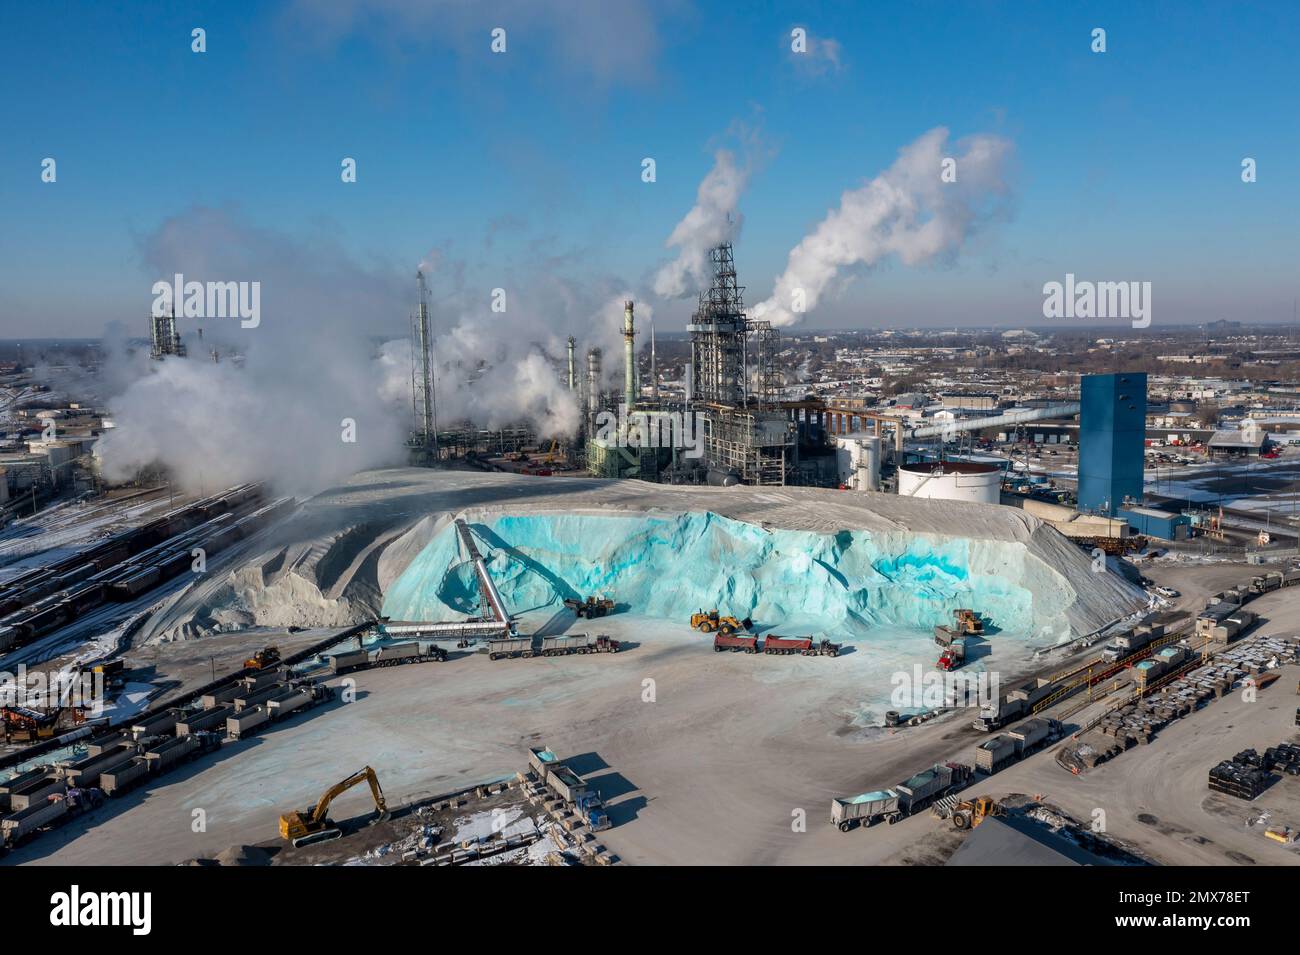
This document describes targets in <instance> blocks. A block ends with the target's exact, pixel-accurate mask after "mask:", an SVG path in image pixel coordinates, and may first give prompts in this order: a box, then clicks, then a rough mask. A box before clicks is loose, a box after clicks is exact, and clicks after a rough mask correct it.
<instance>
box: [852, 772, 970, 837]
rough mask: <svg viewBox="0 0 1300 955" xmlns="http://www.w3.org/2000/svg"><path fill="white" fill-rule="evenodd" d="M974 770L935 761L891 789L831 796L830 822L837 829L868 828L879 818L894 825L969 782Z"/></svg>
mask: <svg viewBox="0 0 1300 955" xmlns="http://www.w3.org/2000/svg"><path fill="white" fill-rule="evenodd" d="M972 775H973V771H972V770H971V768H970V767H969V766H967V765H966V764H965V763H936V764H935V765H933V766H931V767H930V768H929V769H927V770H925V771H924V772H920V773H917V774H916V775H915V776H912V777H911V778H910V779H905V780H903V781H902V782H901V783H899V784H898V785H896V786H894V787H893V788H892V789H880V790H875V791H873V792H867V793H862V794H861V795H858V796H852V797H849V798H847V799H832V800H831V824H832V825H834V826H836V827H837V828H838V829H839V830H840V832H848V831H849V830H850V829H853V828H855V827H857V826H862V827H863V828H868V827H870V826H872V825H874V824H875V823H877V822H879V821H880V820H882V819H883V820H884V821H885V822H887V823H888V824H889V825H891V826H892V825H893V824H894V823H896V822H898V821H899V820H901V819H905V818H906V817H908V816H910V815H912V814H913V813H915V812H919V811H920V810H922V809H924V808H925V807H926V806H928V805H929V804H930V803H932V802H934V801H935V800H936V799H939V798H941V797H943V796H946V795H948V794H949V793H953V792H957V791H958V790H960V789H963V788H964V787H965V786H966V785H967V784H969V783H970V780H971V777H972Z"/></svg>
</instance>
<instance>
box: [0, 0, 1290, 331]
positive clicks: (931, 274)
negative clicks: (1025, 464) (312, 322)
mask: <svg viewBox="0 0 1300 955" xmlns="http://www.w3.org/2000/svg"><path fill="white" fill-rule="evenodd" d="M496 27H501V28H503V29H505V30H506V34H505V36H506V43H507V45H506V49H505V52H503V53H493V52H492V50H491V48H490V45H491V43H492V36H491V31H492V30H493V29H494V28H496ZM1098 27H1100V28H1103V29H1105V30H1106V51H1105V52H1104V53H1097V52H1093V51H1092V49H1091V45H1092V43H1093V40H1092V31H1093V30H1094V28H1098ZM1297 27H1300V11H1297V10H1296V9H1294V8H1292V7H1291V6H1289V5H1285V4H1272V5H1264V6H1261V7H1258V8H1251V9H1250V10H1248V11H1246V12H1244V13H1243V12H1242V11H1241V10H1240V9H1239V8H1235V7H1229V6H1227V5H1219V4H1208V3H1207V4H1186V3H1179V4H1172V3H1170V4H1147V5H1143V6H1142V7H1141V8H1137V9H1135V8H1133V7H1132V5H1124V4H1098V5H1091V6H1089V8H1088V9H1087V10H1064V9H1059V8H1054V7H1051V6H1041V7H1035V6H1025V7H1024V8H1023V9H1019V10H1017V12H1016V15H1015V18H1014V21H1012V20H1011V18H1009V17H990V16H988V8H987V6H986V5H984V4H977V3H958V4H950V5H944V6H943V7H941V8H940V7H928V6H919V5H918V6H901V5H900V6H897V7H889V8H885V9H883V10H879V11H870V12H864V10H863V8H861V7H860V6H859V5H854V4H835V3H826V4H785V3H775V4H771V5H766V6H764V7H763V8H762V9H761V10H749V9H745V10H737V9H735V8H733V7H729V6H727V5H724V4H721V3H708V2H695V3H691V2H687V0H679V2H667V3H665V2H650V0H625V2H621V3H609V4H587V3H568V4H558V5H556V6H555V7H554V8H548V9H543V8H542V7H541V6H539V5H538V4H533V3H524V2H522V0H518V2H516V0H505V2H498V3H484V4H475V5H471V6H470V7H466V8H462V7H459V6H456V7H449V6H440V5H430V4H421V3H415V2H409V3H408V2H404V0H387V2H382V3H378V2H363V0H330V2H325V0H291V2H282V3H271V4H266V5H249V6H242V5H229V4H217V3H207V4H204V3H200V4H197V5H194V6H190V7H186V8H185V9H176V8H169V7H163V8H160V9H156V10H152V11H150V10H140V11H136V10H132V11H131V13H130V15H129V16H124V15H123V14H122V13H120V12H118V11H114V10H111V9H107V8H103V7H101V6H100V5H97V4H92V3H70V4H66V5H62V6H60V7H58V8H57V9H51V8H49V7H38V6H30V5H28V6H23V7H19V8H15V9H14V10H12V11H10V12H9V13H8V14H7V23H6V30H5V31H4V34H3V36H0V70H2V71H3V72H4V77H5V83H4V88H5V93H4V94H3V97H2V98H0V103H2V104H3V106H2V107H0V109H2V112H0V122H2V123H3V127H4V128H5V130H6V133H7V134H8V135H7V140H8V143H9V148H6V149H5V150H3V152H0V209H2V210H3V216H2V222H3V224H2V225H0V256H2V257H3V262H4V270H5V280H4V281H3V282H2V283H0V338H4V339H11V340H12V339H18V340H22V339H23V338H31V339H36V338H49V337H64V336H68V337H92V338H93V337H99V336H100V335H101V334H103V332H104V328H105V326H106V325H107V324H108V323H110V322H120V323H122V324H123V326H124V327H125V329H126V333H127V334H129V335H132V336H139V335H141V334H142V333H143V329H144V328H145V327H146V316H147V314H148V309H149V305H150V302H151V300H152V295H151V292H150V289H151V286H152V285H153V283H154V282H155V281H157V280H159V279H160V278H170V274H169V272H168V271H167V269H169V268H171V267H173V266H174V267H177V268H180V267H183V268H184V270H185V271H186V272H187V273H194V274H196V276H197V275H199V273H203V272H205V270H207V271H211V272H213V273H214V274H203V275H201V276H200V277H202V278H204V279H210V280H222V281H225V280H231V281H234V280H252V281H260V282H261V283H262V285H263V286H264V287H265V288H266V289H267V302H268V306H267V321H268V322H273V321H275V318H276V316H275V309H276V308H281V309H285V308H303V309H308V310H311V309H333V310H337V311H338V312H340V313H343V314H346V315H349V316H352V317H353V318H354V319H355V320H356V321H357V322H362V323H365V325H366V326H367V328H368V329H370V330H372V331H373V333H374V334H376V335H380V336H384V335H389V336H400V335H402V334H404V333H405V331H406V315H407V313H408V312H409V310H410V309H411V307H412V306H413V302H414V273H415V269H416V266H417V265H418V264H420V263H424V264H425V265H426V267H427V268H428V271H429V275H430V283H431V287H432V289H433V293H434V311H435V324H437V323H439V322H441V323H443V324H447V323H450V322H453V321H456V320H458V319H460V318H463V317H464V316H466V315H474V314H479V313H481V314H482V316H483V317H484V318H489V317H490V315H491V313H490V310H489V300H490V295H491V290H492V289H493V288H498V287H500V288H504V289H506V290H507V291H510V292H512V293H513V294H516V295H517V296H518V300H524V301H526V302H528V303H529V305H530V306H531V307H533V308H535V309H536V310H537V312H538V315H539V320H540V321H543V322H545V321H547V320H548V318H549V317H550V316H551V315H554V316H555V327H556V328H560V327H561V326H567V327H569V328H572V327H573V325H574V324H575V322H581V321H583V320H586V318H587V316H589V315H590V314H592V313H593V312H594V311H595V310H596V309H598V308H600V307H603V304H604V303H605V301H606V300H608V299H611V298H614V297H617V296H619V295H621V294H623V293H624V292H630V293H631V294H633V295H634V296H635V297H636V298H637V299H638V301H639V302H642V301H643V302H645V303H646V305H647V306H648V309H647V312H653V314H654V316H655V322H656V326H657V327H658V328H659V329H661V330H663V331H669V330H677V329H680V328H681V327H682V325H683V323H684V320H685V318H686V317H687V316H688V315H689V314H690V312H691V310H692V309H693V306H694V296H693V295H691V294H690V293H689V290H687V294H686V295H685V296H684V297H666V296H663V295H659V294H656V292H655V287H656V276H657V274H658V273H659V272H660V270H661V269H663V268H664V267H665V266H667V265H668V264H670V263H672V262H673V260H674V258H675V257H676V256H677V255H678V252H679V248H677V247H666V242H667V241H668V239H669V237H670V236H671V235H673V234H674V230H675V229H677V228H678V226H679V223H682V222H683V220H684V218H686V217H687V216H688V213H689V212H690V211H691V210H692V207H693V206H695V205H697V203H699V202H700V201H702V198H701V196H700V188H701V182H702V181H705V179H706V177H707V176H710V173H711V170H716V169H718V168H719V167H720V165H724V164H722V163H721V162H720V160H719V158H718V155H717V153H718V150H719V149H723V150H727V151H728V153H729V155H730V156H731V157H732V162H733V163H734V168H724V169H723V172H728V173H729V174H730V178H727V179H726V182H725V183H721V184H722V185H725V186H726V187H727V188H726V189H724V190H722V191H723V192H726V193H727V195H726V196H724V197H723V198H721V199H719V200H718V201H719V203H720V205H719V206H718V207H717V209H720V210H722V211H724V212H733V211H734V223H735V224H736V226H737V229H738V234H737V235H736V236H735V238H734V242H735V252H736V264H737V270H738V272H739V280H740V282H741V284H743V285H744V286H746V302H747V303H748V304H750V305H751V306H752V305H756V304H757V303H759V302H760V301H762V300H764V299H766V298H768V297H769V296H771V295H772V294H773V291H774V289H775V288H776V286H777V282H778V278H779V277H780V276H781V275H782V273H783V272H785V271H786V270H787V266H788V265H789V262H790V259H789V255H790V252H791V250H792V249H793V248H795V247H796V246H797V245H798V244H799V243H800V241H801V240H803V239H804V237H805V236H808V235H810V234H811V233H813V232H814V231H815V230H816V229H817V227H818V224H819V223H821V222H822V221H823V220H824V219H825V218H826V217H827V214H828V212H830V211H831V210H832V209H835V208H836V207H837V206H839V204H840V202H841V197H842V196H843V194H844V193H846V192H848V191H850V190H856V189H859V188H860V187H862V186H863V184H864V183H867V182H869V181H871V180H872V179H873V178H874V177H876V176H878V175H880V174H881V173H883V172H884V171H885V170H886V169H888V168H889V167H890V166H891V164H893V163H894V162H895V160H896V159H897V158H898V154H899V151H900V150H902V149H904V148H905V147H907V146H908V145H909V144H911V143H913V142H914V141H916V140H918V138H919V137H923V136H924V135H925V134H927V132H929V131H931V130H935V129H938V128H940V127H943V128H946V129H947V130H949V131H950V135H951V142H952V144H953V145H954V147H955V145H956V144H958V143H960V142H962V141H963V140H964V139H966V138H967V137H971V136H980V135H985V136H990V137H995V138H996V139H997V140H998V141H1001V142H1005V143H1007V144H1009V146H1010V149H1011V152H1010V153H1009V160H1008V163H1007V166H1006V184H1007V186H1008V190H1007V194H1006V196H1005V197H1004V201H1003V202H1002V204H1001V206H1000V208H999V209H998V211H997V214H996V215H993V216H990V217H989V219H988V221H980V222H979V223H977V227H973V228H972V229H971V230H970V234H969V235H968V236H966V237H964V238H963V240H962V241H960V242H957V243H954V244H953V245H952V247H951V248H949V247H944V248H942V249H940V250H939V252H938V254H936V255H934V256H933V257H930V258H926V259H925V260H923V261H919V262H917V263H916V264H914V265H907V264H904V262H903V261H901V260H900V258H899V256H898V255H895V254H884V255H882V257H881V258H880V259H879V262H878V264H876V265H875V266H874V267H872V268H865V267H863V266H862V265H861V264H857V265H855V264H853V263H852V262H850V263H849V264H847V265H845V266H844V267H843V268H841V269H840V270H839V271H838V273H837V274H836V275H835V277H834V279H833V281H831V282H830V283H829V285H828V287H827V292H826V294H825V295H824V296H822V297H821V299H820V300H819V301H818V303H817V305H816V307H815V308H814V309H813V310H812V311H810V312H809V313H807V314H806V315H805V316H804V317H803V322H802V324H801V325H796V326H792V327H791V331H794V330H796V329H797V330H799V331H803V332H807V331H811V330H812V329H814V328H817V329H824V330H828V331H834V330H838V329H845V328H856V327H868V328H883V327H895V328H905V327H935V328H945V327H949V328H950V327H953V326H962V325H972V326H996V327H1001V328H1015V327H1034V328H1038V327H1043V326H1048V325H1050V322H1048V321H1047V320H1045V319H1044V318H1043V314H1042V303H1043V291H1042V290H1043V285H1044V283H1047V282H1053V281H1061V280H1062V279H1063V278H1064V277H1065V276H1066V275H1067V273H1069V274H1074V275H1078V276H1079V277H1080V278H1083V279H1088V280H1092V281H1098V282H1102V281H1105V282H1129V281H1143V282H1150V283H1151V286H1152V302H1153V306H1152V307H1153V321H1154V324H1153V326H1152V328H1151V329H1149V330H1148V331H1149V333H1155V334H1158V332H1159V328H1160V326H1161V325H1162V324H1169V325H1174V324H1178V325H1198V324H1205V323H1209V322H1213V321H1216V320H1228V321H1241V322H1243V323H1247V324H1250V323H1259V322H1265V323H1268V322H1279V323H1287V322H1290V321H1292V318H1293V308H1294V305H1293V302H1294V300H1295V298H1296V295H1297V288H1296V283H1295V280H1294V278H1293V276H1292V272H1293V270H1294V264H1293V263H1294V260H1295V257H1296V255H1295V253H1296V252H1297V244H1298V243H1297V239H1296V234H1295V223H1296V222H1297V220H1298V219H1300V189H1297V186H1296V180H1295V178H1294V174H1293V172H1292V171H1291V170H1290V169H1289V166H1290V165H1293V163H1292V160H1293V157H1294V156H1295V155H1296V154H1297V147H1300V131H1298V130H1297V127H1296V124H1295V122H1294V121H1293V118H1294V108H1293V104H1292V103H1291V98H1292V94H1289V93H1287V92H1286V91H1287V90H1288V89H1291V88H1292V87H1293V86H1294V78H1293V71H1294V60H1293V53H1292V51H1293V50H1294V49H1295V45H1296V44H1295V41H1296V40H1297V39H1300V30H1298V29H1297ZM195 28H201V29H203V30H204V31H205V32H204V43H205V51H204V52H201V53H197V52H194V51H193V50H192V43H193V41H192V31H193V30H194V29H195ZM796 28H799V29H802V30H804V31H806V38H807V43H806V52H804V53H796V52H794V51H793V50H792V49H791V46H792V35H791V31H793V30H795V29H796ZM53 64H57V66H54V65H53ZM47 157H48V158H53V159H54V160H55V161H56V164H57V165H56V170H57V178H56V180H55V181H54V182H43V181H42V162H43V160H45V159H46V158H47ZM348 158H351V159H354V160H355V161H356V170H357V176H356V182H353V183H348V182H344V181H342V180H341V177H340V167H341V163H342V162H343V161H344V160H345V159H348ZM647 158H651V159H653V160H654V171H655V176H654V181H653V182H645V181H643V169H644V163H643V160H645V159H647ZM1246 159H1251V160H1254V162H1255V164H1256V170H1257V181H1255V182H1249V183H1247V182H1243V181H1242V174H1241V173H1242V163H1243V161H1244V160H1246ZM723 178H726V177H723ZM963 182H964V180H963ZM717 209H715V210H714V211H715V212H716V211H717ZM706 211H707V210H706ZM228 271H235V272H238V273H239V274H224V273H225V272H228ZM246 272H247V273H248V274H245V273H246ZM282 276H283V277H284V278H283V279H282V280H281V277H282ZM277 283H278V284H279V285H280V287H281V288H285V289H291V290H292V291H293V294H292V295H287V294H285V295H281V296H280V297H279V299H277V298H276V296H275V288H276V286H277ZM304 286H313V287H316V288H317V290H318V296H317V297H316V298H315V299H313V300H310V301H307V300H303V299H302V296H301V291H300V290H301V289H302V288H303V287H304ZM565 310H568V311H569V312H570V313H571V314H569V315H567V316H563V317H562V316H561V315H560V314H559V313H560V312H562V311H565ZM372 326H373V327H372ZM1097 327H1099V328H1105V329H1107V330H1108V331H1110V330H1118V329H1120V328H1123V327H1124V325H1123V323H1113V322H1102V321H1098V322H1097ZM232 334H236V333H235V332H232Z"/></svg>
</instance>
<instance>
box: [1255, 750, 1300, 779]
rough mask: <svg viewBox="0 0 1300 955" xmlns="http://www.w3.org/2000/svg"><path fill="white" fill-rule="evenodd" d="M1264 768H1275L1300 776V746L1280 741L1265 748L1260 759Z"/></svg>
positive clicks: (1281, 771) (1280, 771) (1287, 773)
mask: <svg viewBox="0 0 1300 955" xmlns="http://www.w3.org/2000/svg"><path fill="white" fill-rule="evenodd" d="M1260 764H1261V767H1262V768H1263V769H1275V770H1277V771H1278V772H1279V773H1285V774H1286V775H1288V776H1300V746H1296V745H1294V744H1292V743H1278V744H1277V745H1276V746H1270V747H1269V748H1268V749H1266V750H1264V755H1263V757H1262V758H1261V760H1260Z"/></svg>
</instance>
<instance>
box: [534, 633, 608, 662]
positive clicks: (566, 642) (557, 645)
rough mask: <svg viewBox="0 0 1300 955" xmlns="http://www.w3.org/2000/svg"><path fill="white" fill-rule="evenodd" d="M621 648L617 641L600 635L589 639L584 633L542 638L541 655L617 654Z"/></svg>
mask: <svg viewBox="0 0 1300 955" xmlns="http://www.w3.org/2000/svg"><path fill="white" fill-rule="evenodd" d="M621 647H622V644H620V643H619V642H618V641H617V640H611V639H610V638H609V637H608V636H606V635H604V634H602V635H601V636H598V637H589V636H587V634H585V633H575V634H571V635H568V636H555V637H543V638H542V649H541V654H542V656H544V657H562V656H567V655H568V654H570V653H618V651H619V649H620V648H621Z"/></svg>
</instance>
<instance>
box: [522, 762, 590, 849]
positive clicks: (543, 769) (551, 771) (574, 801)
mask: <svg viewBox="0 0 1300 955" xmlns="http://www.w3.org/2000/svg"><path fill="white" fill-rule="evenodd" d="M528 766H529V768H530V769H531V770H532V771H533V772H534V773H535V774H536V775H537V778H538V779H539V780H540V781H541V782H543V783H544V784H546V785H547V786H549V787H550V788H551V790H552V791H553V792H554V793H555V794H556V795H557V796H559V797H560V798H561V799H563V800H564V801H565V802H566V803H568V805H569V807H570V808H571V809H572V810H573V811H574V813H575V814H577V816H578V818H579V819H581V820H582V822H583V823H584V824H586V825H587V827H588V828H590V829H591V830H592V831H593V832H600V831H601V830H603V829H608V828H609V827H610V821H609V814H608V813H607V812H606V811H605V804H604V802H603V801H602V800H601V798H600V794H599V793H597V792H593V791H592V790H591V788H590V787H589V786H588V785H587V782H586V780H584V779H583V778H582V777H581V776H579V775H578V774H577V773H575V772H574V771H573V770H572V769H570V768H569V767H568V766H565V765H564V763H562V762H560V760H559V757H557V756H556V755H555V753H553V752H552V751H551V750H549V749H546V748H534V747H530V748H529V750H528Z"/></svg>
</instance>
